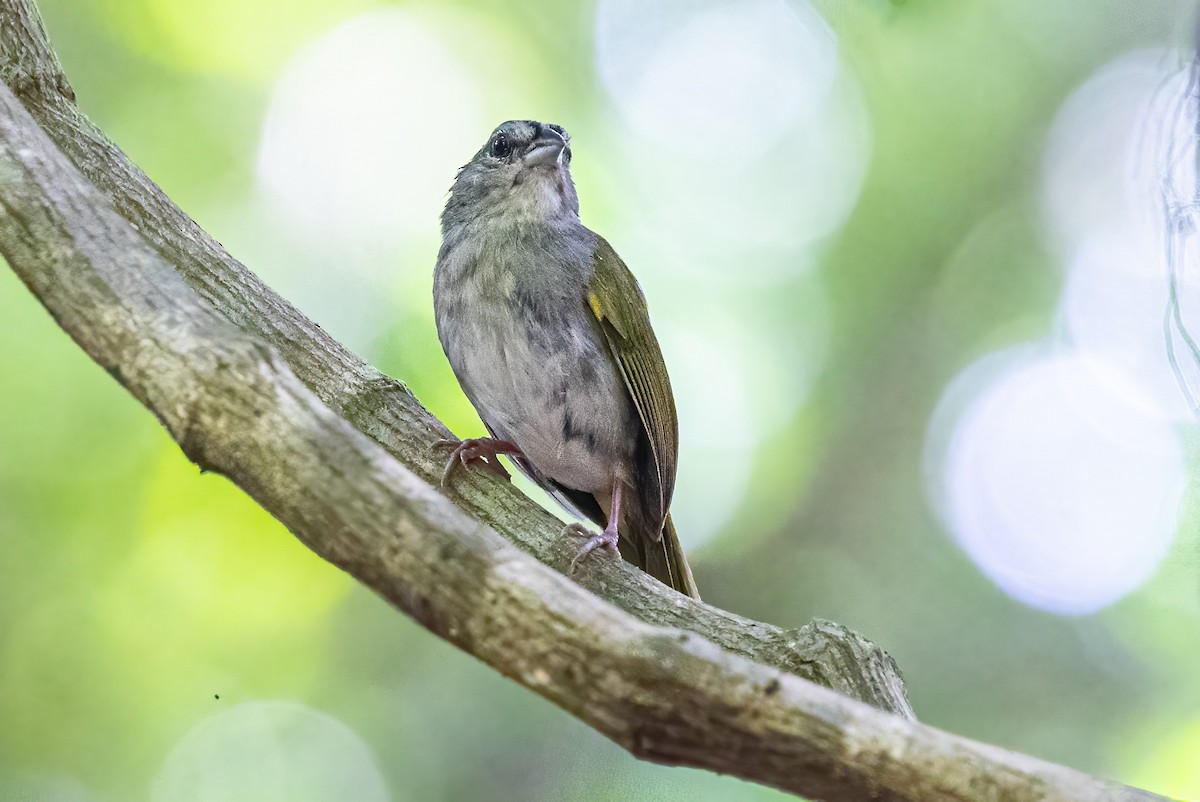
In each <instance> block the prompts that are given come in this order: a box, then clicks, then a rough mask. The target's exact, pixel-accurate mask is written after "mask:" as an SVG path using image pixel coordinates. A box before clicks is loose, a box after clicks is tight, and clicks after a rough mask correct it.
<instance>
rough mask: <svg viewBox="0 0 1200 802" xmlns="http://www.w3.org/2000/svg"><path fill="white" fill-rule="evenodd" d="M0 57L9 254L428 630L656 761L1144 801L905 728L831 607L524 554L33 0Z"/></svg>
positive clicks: (871, 785)
mask: <svg viewBox="0 0 1200 802" xmlns="http://www.w3.org/2000/svg"><path fill="white" fill-rule="evenodd" d="M0 71H2V74H3V76H4V78H5V81H6V84H7V86H8V87H10V88H11V89H12V91H9V89H6V88H0V251H2V252H3V255H4V256H5V258H6V259H7V260H8V262H9V264H10V265H11V266H12V267H13V269H14V270H15V271H16V272H17V274H18V275H19V276H20V277H21V279H22V280H23V281H24V282H25V284H26V285H27V286H28V287H29V288H30V290H31V291H32V292H33V293H34V294H35V295H36V296H37V297H38V298H39V300H40V301H41V302H42V303H43V304H44V305H45V306H46V308H47V309H48V310H49V311H50V312H51V314H52V315H54V317H55V319H56V320H57V321H58V322H59V324H60V325H61V326H62V327H63V328H64V329H65V330H66V331H67V332H68V333H69V334H70V335H71V336H72V337H73V338H74V339H75V341H76V342H77V343H78V344H79V345H80V346H81V347H82V348H83V349H84V350H86V351H87V352H88V354H89V355H90V356H91V357H92V358H93V359H94V360H95V361H96V362H97V363H99V364H100V365H101V366H103V367H104V368H105V369H107V370H108V371H109V372H110V373H111V374H112V375H113V376H114V377H115V378H117V379H118V381H120V382H121V383H122V384H123V385H124V386H125V387H126V388H128V389H129V391H130V392H131V393H133V395H134V396H136V397H137V398H138V399H139V401H141V402H142V403H143V404H145V405H146V406H147V408H149V409H150V410H151V411H153V412H154V413H155V414H156V415H157V416H158V417H159V419H160V420H161V421H162V423H163V425H164V426H165V427H166V428H167V430H168V431H169V432H170V433H171V435H172V437H174V438H175V440H176V441H177V442H178V443H179V444H180V446H181V447H182V448H183V450H184V452H185V453H186V454H187V455H188V456H189V458H191V459H192V460H194V461H195V462H196V463H197V464H199V465H200V466H201V467H203V468H206V469H209V470H214V471H217V472H220V473H222V474H224V475H226V476H228V477H229V478H230V479H231V480H233V481H234V482H235V483H237V484H238V485H239V486H241V487H242V488H243V489H245V490H246V491H247V492H248V493H249V494H250V495H251V496H252V497H254V498H255V499H256V500H257V501H258V502H259V503H260V504H261V505H262V506H263V507H264V508H265V509H267V510H268V511H269V512H271V513H272V514H273V515H275V517H277V518H278V519H279V520H280V521H282V522H283V523H284V524H285V525H286V526H287V527H288V528H289V529H290V530H291V531H292V532H293V533H295V534H296V536H297V537H298V538H299V539H300V540H301V541H303V542H304V543H305V544H306V545H307V546H308V547H309V548H311V549H312V550H313V551H314V552H316V553H317V554H318V555H320V556H322V557H323V558H325V559H327V560H329V561H330V562H332V563H334V564H335V565H338V566H339V567H341V568H342V569H343V570H345V571H347V572H348V573H350V574H351V575H352V576H354V577H355V578H357V579H358V580H360V581H361V582H363V583H364V584H366V585H368V586H369V587H371V588H372V589H374V590H375V591H376V592H378V593H379V594H380V595H382V596H383V597H384V598H386V599H388V600H389V601H390V602H391V603H393V604H394V605H395V606H397V607H398V608H399V609H401V610H403V611H404V612H406V613H407V614H409V615H410V616H412V617H413V618H414V619H416V620H417V621H419V622H420V623H421V624H422V625H424V626H425V627H427V628H428V629H430V630H431V631H432V632H434V633H436V634H438V635H439V636H441V637H443V638H445V639H447V640H449V641H450V642H452V643H454V644H456V645H457V646H459V647H460V648H462V649H463V650H465V651H467V652H469V653H471V654H473V655H475V656H476V657H478V658H479V659H481V660H483V661H484V662H486V663H488V664H489V665H491V666H492V667H493V668H495V669H497V670H498V671H501V672H502V673H504V674H506V675H507V676H509V677H511V678H513V679H515V680H517V681H518V682H520V683H521V684H523V685H525V686H527V687H529V688H531V689H532V690H534V691H535V692H537V693H539V694H541V695H542V696H545V697H546V698H548V699H550V700H551V701H553V702H555V703H556V704H558V705H560V706H561V707H563V708H564V709H566V710H568V711H569V712H571V713H573V714H574V715H576V716H578V717H579V718H580V719H582V720H584V721H585V722H587V723H588V724H590V725H591V726H593V727H594V728H595V729H597V730H598V731H599V732H601V733H603V734H604V735H606V736H607V737H609V738H611V739H612V740H614V741H615V742H616V743H618V744H620V745H621V746H623V747H625V748H626V749H628V750H629V751H630V752H632V753H633V754H634V755H637V756H639V757H643V758H646V759H649V760H653V761H657V762H661V763H668V764H678V765H688V766H696V767H702V768H708V769H712V770H715V771H720V772H725V773H729V774H733V775H736V776H739V777H743V778H745V779H748V780H752V781H756V782H761V783H764V784H768V785H772V786H775V787H777V788H781V789H784V790H789V791H793V792H797V793H803V794H807V795H810V796H818V797H822V798H827V799H862V798H867V797H870V798H880V799H912V800H917V799H919V800H964V799H971V800H977V799H978V800H993V799H994V800H1001V799H1020V800H1025V799H1047V800H1049V799H1063V800H1066V799H1087V800H1090V799H1097V800H1098V799H1131V800H1132V799H1157V798H1158V797H1155V796H1153V795H1151V794H1148V793H1146V792H1142V791H1137V790H1135V789H1129V788H1125V787H1123V786H1119V785H1116V784H1112V783H1108V782H1105V781H1101V780H1097V779H1094V778H1091V777H1088V776H1086V775H1084V774H1081V773H1078V772H1075V771H1073V770H1070V769H1066V768H1063V767H1059V766H1054V765H1051V764H1048V763H1045V762H1042V761H1039V760H1036V759H1034V758H1030V757H1025V756H1021V755H1016V754H1014V753H1011V752H1007V751H1005V750H1001V749H999V748H997V747H991V746H987V745H984V744H978V743H974V742H972V741H969V740H967V739H963V738H959V737H957V736H953V735H950V734H947V733H943V732H941V731H938V730H936V729H933V728H931V727H927V726H924V725H921V724H918V723H916V722H915V721H913V720H912V718H911V710H910V708H909V706H908V703H907V699H906V698H905V696H904V690H903V684H902V682H901V680H900V678H899V674H898V672H897V671H896V669H895V665H894V663H893V662H892V661H891V659H890V658H889V657H888V656H887V655H886V654H885V653H884V652H882V650H880V649H878V647H875V646H874V645H873V644H871V643H870V642H868V641H866V639H864V638H862V637H861V636H859V635H856V634H854V633H851V632H849V631H847V630H845V629H844V628H842V627H839V626H837V625H834V624H830V623H828V622H814V623H813V624H810V625H809V626H807V627H805V628H803V629H801V630H798V631H787V630H781V629H778V628H776V627H772V626H770V625H767V624H763V623H760V622H754V621H748V620H746V619H742V618H740V617H738V616H734V615H732V614H730V613H726V612H724V611H721V610H717V609H715V608H712V607H709V606H707V605H703V604H698V603H695V602H693V601H691V600H690V599H687V598H686V597H683V596H681V595H680V594H677V593H674V592H673V591H670V590H669V589H667V588H665V586H662V585H660V584H659V583H657V582H655V581H654V580H651V579H649V578H648V577H645V576H644V575H642V574H641V573H640V572H638V571H637V570H636V569H633V568H632V567H630V566H627V565H625V564H624V563H621V562H619V561H617V560H596V561H592V562H591V563H590V564H589V567H588V570H587V571H586V572H585V575H584V576H583V577H582V584H583V585H585V586H586V587H580V586H579V585H576V584H575V583H573V582H571V581H570V580H568V579H566V578H565V577H563V576H562V575H561V574H560V573H558V572H557V571H555V570H552V569H551V568H548V567H547V566H546V565H543V564H542V563H541V562H538V560H541V561H542V562H545V563H547V564H549V565H552V566H557V567H559V568H560V569H561V568H562V567H564V566H565V565H566V563H567V562H568V561H569V557H570V553H569V552H570V551H571V548H570V545H569V544H564V543H562V542H560V538H559V537H558V532H559V529H560V524H559V523H558V522H557V521H556V520H555V519H554V518H553V517H552V516H550V515H549V514H548V513H545V512H544V511H542V510H541V509H540V508H538V507H537V506H536V505H534V504H532V502H529V501H528V500H527V499H525V498H524V497H523V496H521V495H520V494H519V493H517V492H516V491H514V490H513V489H512V488H511V487H510V486H508V485H506V484H503V483H501V482H498V481H495V480H492V479H490V478H487V477H473V478H471V479H470V480H469V481H467V482H464V483H463V491H462V493H461V496H460V498H459V499H458V502H459V506H455V504H454V503H452V502H451V501H450V500H449V499H447V498H446V497H445V496H443V495H442V494H441V493H439V492H438V491H437V490H436V489H435V486H436V477H437V476H438V472H439V467H440V466H439V465H438V464H436V462H435V460H434V459H433V458H432V456H431V455H430V454H429V453H428V445H429V443H431V442H432V441H433V440H435V439H437V438H439V437H442V436H445V435H446V434H447V432H446V430H445V427H443V426H442V425H441V424H440V423H439V422H438V421H437V420H436V419H434V418H433V417H432V416H431V415H429V413H428V412H427V411H426V410H425V409H424V408H422V407H421V406H420V404H418V403H417V402H416V400H415V399H414V398H413V397H412V396H411V394H410V393H408V391H407V389H406V388H404V387H403V385H401V384H400V383H398V382H396V381H394V380H392V379H389V378H387V377H385V376H382V375H381V374H379V373H378V372H377V371H375V370H374V369H373V368H371V367H369V366H367V365H365V364H364V363H362V362H361V361H360V360H358V359H357V358H356V357H354V356H353V355H352V354H350V353H349V352H348V351H346V350H345V349H344V348H343V347H342V346H341V345H339V344H338V343H336V342H335V341H333V340H332V339H331V338H329V337H328V336H327V335H326V334H325V333H324V332H323V331H322V330H321V329H320V328H319V327H318V326H316V325H315V324H314V323H312V322H311V321H309V320H307V319H306V318H305V317H304V316H302V315H301V314H299V313H298V312H297V311H296V310H295V309H293V308H292V307H291V306H290V305H288V304H287V303H286V302H285V301H283V300H282V299H281V298H279V296H277V295H276V294H275V293H274V292H272V291H271V290H270V289H269V288H267V287H266V286H265V285H263V284H262V283H261V282H260V281H259V280H258V279H257V278H256V277H255V276H254V275H253V274H251V273H250V272H249V271H247V270H246V269H245V268H244V267H243V266H242V265H241V264H239V263H238V262H236V261H235V260H234V259H232V258H231V257H230V256H229V255H228V254H227V253H225V251H224V249H223V248H222V247H221V246H220V245H219V244H218V243H216V242H215V241H214V240H212V239H211V238H210V237H208V235H207V234H205V233H204V232H203V231H202V230H201V229H200V228H199V227H198V226H196V224H195V223H194V222H193V221H191V220H190V219H189V218H187V216H186V215H184V214H183V212H182V211H180V210H179V209H178V207H176V206H175V205H174V204H172V203H171V202H170V200H169V199H167V198H166V196H165V195H163V194H162V192H161V191H160V190H159V189H158V187H156V186H155V185H154V184H153V183H152V182H150V181H149V179H147V178H146V176H145V175H144V174H143V173H141V171H139V170H138V169H137V168H136V167H134V166H133V165H132V164H131V163H130V162H129V161H128V160H127V159H126V158H125V156H124V154H122V153H121V152H120V151H119V150H118V149H117V148H116V147H115V146H113V145H112V144H111V143H110V142H108V140H107V139H106V138H104V136H103V135H102V134H101V133H100V132H99V131H98V130H96V129H95V128H94V127H93V126H91V124H90V123H88V122H87V120H86V119H85V118H83V116H82V115H81V114H80V113H79V112H78V110H77V109H76V108H75V106H74V103H73V99H72V97H71V93H70V90H69V85H68V84H67V82H66V79H65V78H64V77H63V76H62V72H61V69H60V68H59V66H58V62H57V59H56V58H55V57H54V55H53V51H52V50H51V49H50V46H49V44H48V42H46V40H45V35H44V28H43V26H42V23H41V20H40V16H39V15H38V13H37V10H36V8H35V7H34V6H33V5H32V3H30V2H25V0H0ZM18 96H19V97H20V100H18ZM22 101H23V103H24V105H22ZM51 140H53V141H51ZM431 483H432V484H431ZM459 507H461V509H460V508H459ZM502 535H503V536H502ZM506 537H507V538H508V539H507V540H506V539H505V538H506ZM509 541H512V542H509ZM513 543H516V544H517V545H518V546H520V547H521V548H517V547H516V546H514V545H513ZM522 549H524V551H526V552H530V553H531V554H532V555H533V557H536V558H537V559H534V558H533V557H531V556H530V555H529V554H526V553H524V552H523V551H522ZM589 589H590V590H592V591H594V593H592V592H589ZM597 594H598V595H599V596H603V597H604V599H607V600H608V601H605V600H604V599H601V598H599V597H598V595H597ZM609 602H611V603H609ZM806 679H811V680H813V681H815V682H818V683H821V684H824V685H828V686H831V687H833V688H835V689H837V690H840V691H842V692H843V693H845V694H847V695H850V696H854V697H856V698H858V699H862V700H864V701H866V702H869V703H871V704H873V705H875V706H876V707H877V708H881V709H882V710H880V709H876V707H871V706H869V705H867V704H863V703H861V702H857V701H854V700H852V699H849V698H846V696H843V695H841V694H839V693H835V692H833V691H831V690H828V689H826V688H823V687H819V686H818V685H816V684H813V683H812V682H808V681H806ZM885 710H886V711H893V712H895V713H898V714H899V715H890V714H889V713H887V712H882V711H885Z"/></svg>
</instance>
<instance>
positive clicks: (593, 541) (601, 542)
mask: <svg viewBox="0 0 1200 802" xmlns="http://www.w3.org/2000/svg"><path fill="white" fill-rule="evenodd" d="M624 486H625V483H624V482H621V481H620V480H618V481H616V482H614V483H613V494H612V509H610V510H609V512H608V525H607V526H605V527H604V531H603V532H601V533H600V534H598V535H593V534H592V533H591V532H589V531H588V530H587V529H584V528H583V526H582V525H580V524H571V525H569V526H568V527H567V531H570V532H571V533H573V534H576V535H583V536H584V537H586V538H587V539H588V541H587V543H584V544H583V548H582V549H580V550H579V553H578V554H576V555H575V559H573V560H571V573H572V574H573V573H575V569H576V568H578V567H579V561H580V560H582V559H583V558H584V557H586V556H588V555H589V554H591V553H592V552H593V551H595V550H596V549H598V548H605V549H608V550H609V551H612V552H615V551H616V550H617V539H618V537H619V535H618V533H617V526H618V525H619V522H620V520H621V492H622V491H621V489H622V488H623V487H624Z"/></svg>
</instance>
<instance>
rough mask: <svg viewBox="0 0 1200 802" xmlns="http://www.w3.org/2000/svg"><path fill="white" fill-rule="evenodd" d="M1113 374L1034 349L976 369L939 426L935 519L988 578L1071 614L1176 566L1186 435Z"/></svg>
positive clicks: (933, 471)
mask: <svg viewBox="0 0 1200 802" xmlns="http://www.w3.org/2000/svg"><path fill="white" fill-rule="evenodd" d="M1109 370H1110V369H1109V368H1108V367H1107V366H1106V365H1105V363H1103V362H1098V361H1096V360H1094V359H1089V358H1088V357H1086V356H1083V355H1079V354H1075V353H1071V352H1067V353H1055V352H1051V351H1048V350H1046V349H1039V348H1032V347H1025V348H1018V349H1013V350H1009V351H1005V352H1000V353H999V354H994V355H992V356H990V357H988V358H986V359H984V360H981V361H980V362H979V363H976V364H975V365H973V366H972V367H970V368H968V369H967V370H966V371H965V372H964V373H963V374H962V375H961V376H959V377H958V378H957V379H955V381H954V382H953V383H952V384H951V385H950V387H949V388H948V389H947V391H946V394H945V395H944V397H943V399H942V402H941V403H940V404H939V407H938V411H937V412H936V413H935V415H934V419H933V424H932V428H931V432H930V440H929V443H930V450H929V454H928V466H929V473H928V479H929V486H930V491H931V494H932V496H933V498H934V503H935V507H936V509H937V510H938V512H939V514H940V516H941V517H942V520H943V523H944V525H945V526H946V528H947V529H948V530H949V532H950V533H951V534H952V535H953V537H954V538H955V540H956V541H957V542H958V543H959V545H960V546H961V547H962V548H963V550H964V551H965V552H966V553H967V555H968V556H969V557H970V558H971V559H972V560H973V561H974V562H975V564H976V565H977V566H978V567H979V569H980V570H981V571H982V572H983V573H984V574H985V575H987V576H988V577H989V578H990V579H992V581H994V582H995V583H996V584H997V585H998V586H999V587H1000V588H1001V589H1002V590H1004V591H1005V592H1006V593H1007V594H1009V595H1010V596H1012V597H1013V598H1015V599H1018V600H1020V601H1022V602H1025V603H1026V604H1030V605H1032V606H1035V607H1039V608H1041V609H1045V610H1049V611H1052V612H1057V613H1063V614H1083V613H1089V612H1093V611H1095V610H1098V609H1100V608H1101V607H1104V606H1106V605H1108V604H1111V603H1112V602H1114V601H1116V600H1117V599H1119V598H1121V597H1122V596H1124V595H1125V594H1127V593H1129V592H1130V591H1132V590H1134V589H1135V588H1137V587H1138V586H1140V585H1141V584H1142V583H1143V582H1145V581H1146V579H1148V578H1149V577H1150V575H1151V574H1152V573H1153V572H1154V570H1155V568H1156V567H1157V566H1158V564H1159V562H1160V561H1161V560H1162V558H1163V557H1164V556H1165V554H1166V553H1167V551H1168V549H1169V547H1170V545H1171V543H1172V541H1173V539H1174V535H1175V529H1176V523H1177V515H1178V509H1179V505H1180V502H1181V500H1182V496H1183V491H1184V486H1185V466H1184V456H1183V449H1182V446H1181V444H1180V442H1179V438H1178V435H1177V433H1176V432H1175V430H1174V428H1173V427H1172V426H1171V425H1170V424H1169V423H1168V422H1167V421H1166V420H1164V418H1163V417H1162V416H1161V415H1156V414H1153V413H1148V412H1147V408H1148V407H1149V405H1151V404H1152V403H1153V402H1152V401H1151V400H1150V399H1148V398H1142V399H1138V403H1131V401H1130V399H1131V398H1132V397H1135V396H1136V394H1137V392H1138V391H1137V388H1136V386H1131V385H1130V386H1126V387H1125V388H1124V390H1123V391H1121V392H1118V391H1116V390H1115V389H1114V388H1115V387H1117V386H1118V383H1119V382H1121V381H1122V374H1119V373H1106V371H1109Z"/></svg>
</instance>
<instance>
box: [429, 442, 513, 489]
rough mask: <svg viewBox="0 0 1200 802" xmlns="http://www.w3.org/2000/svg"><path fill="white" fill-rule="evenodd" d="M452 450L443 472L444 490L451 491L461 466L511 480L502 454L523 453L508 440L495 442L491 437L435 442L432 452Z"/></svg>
mask: <svg viewBox="0 0 1200 802" xmlns="http://www.w3.org/2000/svg"><path fill="white" fill-rule="evenodd" d="M444 449H451V454H450V459H449V460H447V461H446V469H445V470H444V471H442V489H449V487H450V477H451V476H453V475H454V472H455V471H456V470H458V468H459V466H462V467H464V468H469V467H471V466H472V465H474V466H476V467H478V468H483V469H484V470H486V471H489V472H490V473H494V474H495V475H496V476H499V477H500V478H501V479H504V480H506V481H507V480H509V479H511V478H512V475H511V474H509V472H508V471H507V470H505V469H504V466H503V465H501V464H500V460H499V455H500V454H518V455H519V454H520V453H521V451H520V449H518V448H517V447H516V446H515V445H513V444H512V443H509V442H508V441H506V440H495V439H493V438H491V437H480V438H475V439H468V440H461V441H460V440H450V439H443V440H437V441H434V443H433V444H432V445H430V447H429V450H430V451H441V450H444Z"/></svg>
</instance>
